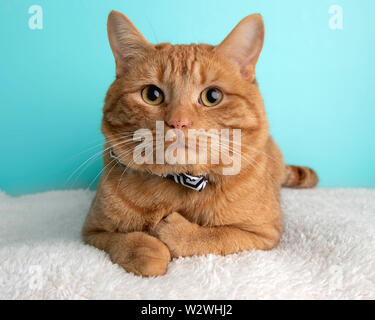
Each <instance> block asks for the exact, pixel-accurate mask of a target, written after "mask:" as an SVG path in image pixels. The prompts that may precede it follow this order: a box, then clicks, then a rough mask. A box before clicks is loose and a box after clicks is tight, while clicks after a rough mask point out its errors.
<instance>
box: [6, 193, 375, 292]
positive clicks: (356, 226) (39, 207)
mask: <svg viewBox="0 0 375 320" xmlns="http://www.w3.org/2000/svg"><path fill="white" fill-rule="evenodd" d="M92 197H93V193H92V192H90V191H83V190H76V191H53V192H47V193H41V194H35V195H26V196H22V197H10V196H7V195H6V194H4V193H0V219H1V221H0V299H6V298H8V299H9V298H11V299H370V298H372V299H375V190H366V189H313V190H290V189H288V190H283V192H282V203H283V208H284V214H285V215H284V217H285V219H284V221H285V225H284V227H285V232H284V235H283V237H282V240H281V242H280V244H279V245H278V247H277V248H276V249H274V250H272V251H268V252H263V251H251V252H242V253H239V254H233V255H229V256H226V257H221V256H213V255H209V256H203V257H192V258H180V259H176V260H174V261H172V262H171V263H170V265H169V270H168V273H167V274H166V275H165V276H162V277H157V278H140V277H136V276H134V275H133V274H129V273H126V272H125V271H124V270H122V269H121V268H120V267H119V266H118V265H114V264H112V263H111V261H110V260H109V258H108V256H107V255H106V254H105V253H104V252H103V251H100V250H97V249H95V248H93V247H90V246H88V245H85V244H83V243H82V241H81V239H80V229H81V226H82V223H83V220H84V218H85V215H86V213H87V210H88V208H89V204H90V201H91V199H92Z"/></svg>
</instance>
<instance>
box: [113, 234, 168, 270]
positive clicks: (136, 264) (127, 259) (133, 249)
mask: <svg viewBox="0 0 375 320" xmlns="http://www.w3.org/2000/svg"><path fill="white" fill-rule="evenodd" d="M110 256H111V259H112V261H113V262H115V263H117V264H119V265H121V266H122V267H123V268H124V269H125V270H126V271H127V272H132V273H134V274H136V275H140V276H144V277H150V276H161V275H163V274H165V273H166V271H167V266H168V262H169V261H170V260H171V255H170V252H169V249H168V248H167V246H166V245H165V244H164V243H163V242H161V241H160V240H159V239H156V238H155V237H153V236H150V235H148V234H146V233H143V232H132V233H129V234H128V235H127V238H126V242H124V243H121V242H119V243H118V245H117V246H116V248H113V249H112V250H111V252H110Z"/></svg>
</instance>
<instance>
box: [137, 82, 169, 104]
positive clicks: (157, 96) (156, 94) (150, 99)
mask: <svg viewBox="0 0 375 320" xmlns="http://www.w3.org/2000/svg"><path fill="white" fill-rule="evenodd" d="M141 96H142V99H143V100H144V102H146V103H148V104H152V105H158V104H161V103H162V102H163V101H164V94H163V91H161V89H159V88H158V87H157V86H155V85H153V84H151V85H148V86H145V87H144V88H143V89H142V91H141Z"/></svg>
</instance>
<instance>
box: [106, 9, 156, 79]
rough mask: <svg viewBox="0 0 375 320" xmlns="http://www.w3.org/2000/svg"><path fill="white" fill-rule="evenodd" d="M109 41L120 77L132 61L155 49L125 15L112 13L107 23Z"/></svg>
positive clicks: (117, 73)
mask: <svg viewBox="0 0 375 320" xmlns="http://www.w3.org/2000/svg"><path fill="white" fill-rule="evenodd" d="M107 31H108V39H109V43H110V45H111V49H112V52H113V55H114V57H115V61H116V75H117V76H118V77H119V76H121V75H122V74H123V73H124V72H125V71H126V68H127V67H129V65H130V64H131V62H132V60H133V59H134V58H136V57H140V56H142V55H144V54H145V53H146V52H147V51H148V50H150V49H152V48H153V45H152V44H151V43H149V42H148V41H147V40H146V39H145V38H144V37H143V36H142V34H141V33H140V32H139V31H138V29H137V28H136V27H135V26H134V24H133V23H132V22H131V21H130V20H129V18H128V17H126V16H125V15H124V14H122V13H121V12H118V11H111V13H110V14H109V16H108V22H107Z"/></svg>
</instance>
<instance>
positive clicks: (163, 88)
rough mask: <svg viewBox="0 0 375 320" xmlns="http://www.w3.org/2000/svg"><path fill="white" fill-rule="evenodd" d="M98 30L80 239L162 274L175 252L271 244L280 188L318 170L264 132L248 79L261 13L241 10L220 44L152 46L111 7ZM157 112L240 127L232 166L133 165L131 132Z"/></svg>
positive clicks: (176, 120) (181, 128)
mask: <svg viewBox="0 0 375 320" xmlns="http://www.w3.org/2000/svg"><path fill="white" fill-rule="evenodd" d="M107 27H108V37H109V42H110V46H111V49H112V52H113V55H114V58H115V62H116V79H115V81H114V82H113V83H112V84H111V86H110V88H109V90H108V92H107V95H106V98H105V105H104V108H103V119H102V126H101V130H102V133H103V134H104V137H105V149H104V151H103V160H104V165H105V167H104V171H103V174H102V176H101V178H100V181H99V184H98V189H97V192H96V195H95V197H94V199H93V202H92V205H91V208H90V211H89V213H88V216H87V218H86V221H85V224H84V227H83V230H82V235H83V239H84V241H85V242H86V243H88V244H90V245H93V246H94V247H96V248H99V249H101V250H104V251H106V252H107V253H108V254H109V257H110V259H111V260H112V261H113V263H116V264H119V265H120V266H122V267H123V268H124V269H125V270H126V271H128V272H132V273H134V274H136V275H141V276H159V275H163V274H165V273H166V271H167V267H168V263H169V261H170V260H171V259H172V258H175V257H186V256H194V255H206V254H216V255H227V254H232V253H236V252H240V251H243V250H251V249H260V250H269V249H272V248H273V247H275V246H276V245H277V244H278V242H279V240H280V237H281V234H282V213H281V209H280V189H281V186H282V185H283V186H287V187H296V188H304V187H313V186H315V185H316V184H317V182H318V177H317V175H316V173H315V172H314V171H313V170H312V169H310V168H307V167H300V166H291V165H286V164H284V162H283V159H282V154H281V152H280V151H279V148H278V147H277V145H276V144H275V142H274V141H273V139H272V138H271V136H270V135H269V127H268V122H267V118H266V113H265V109H264V105H263V100H262V96H261V93H260V92H259V89H258V84H257V82H256V79H255V66H256V63H257V61H258V58H259V55H260V53H261V50H262V47H263V42H264V23H263V19H262V17H261V16H260V15H258V14H252V15H249V16H247V17H245V18H244V19H243V20H241V21H240V22H239V23H238V25H237V26H236V27H235V28H234V29H233V30H232V32H231V33H230V34H229V35H228V36H227V37H226V38H225V39H224V40H223V41H222V42H221V43H220V44H219V45H217V46H212V45H208V44H190V45H171V44H169V43H160V44H157V45H153V44H151V43H149V42H148V41H147V40H146V39H145V38H144V37H143V36H142V34H141V33H140V32H139V31H138V29H137V28H136V27H135V26H134V25H133V23H132V22H131V21H130V20H129V19H128V18H127V17H126V16H125V15H123V14H122V13H120V12H116V11H112V12H111V13H110V14H109V16H108V25H107ZM157 121H159V122H160V121H162V125H163V126H164V129H165V130H172V131H175V132H186V131H188V130H190V129H204V130H209V129H212V128H214V129H218V130H221V129H225V128H230V129H235V128H236V129H240V130H241V141H240V142H241V151H240V154H241V157H240V161H241V167H240V170H239V172H238V173H237V174H234V175H226V174H223V170H222V169H223V167H225V164H223V162H220V163H216V164H213V163H212V164H210V163H206V164H205V163H203V164H202V163H197V164H189V163H186V164H180V163H176V164H169V163H164V164H158V163H151V164H150V163H136V162H135V161H134V158H133V152H134V150H135V146H136V143H135V142H134V141H133V140H132V135H133V134H134V132H135V131H136V130H138V129H141V128H146V129H149V130H151V132H152V133H153V134H154V133H155V130H156V125H155V123H156V122H157ZM155 147H156V145H154V143H152V148H155ZM165 147H166V146H165ZM189 148H190V145H188V149H189ZM230 151H231V152H232V153H233V152H234V148H233V147H231V150H230ZM237 153H238V152H237ZM168 174H172V179H168V178H165V177H166V175H168ZM173 174H174V176H173ZM181 174H187V176H188V177H190V178H191V179H194V178H195V177H204V178H202V179H203V180H204V181H205V182H206V183H207V184H206V185H205V188H204V190H200V191H201V192H197V190H193V189H191V188H188V187H186V185H184V184H181V183H176V181H177V180H178V179H177V180H176V181H173V179H175V178H173V177H179V176H180V175H181ZM178 181H179V180H178ZM178 181H177V182H178Z"/></svg>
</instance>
